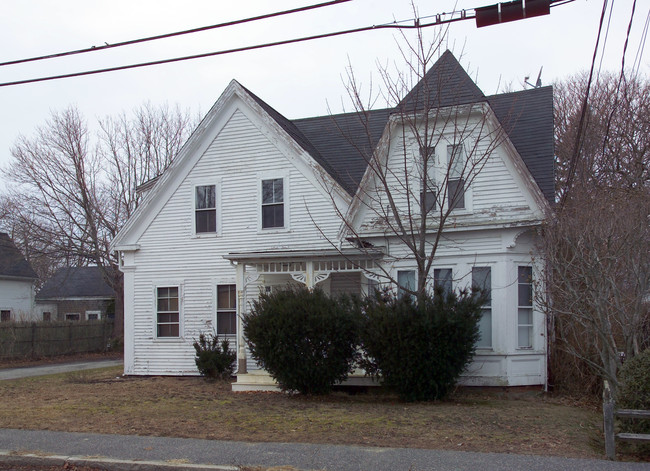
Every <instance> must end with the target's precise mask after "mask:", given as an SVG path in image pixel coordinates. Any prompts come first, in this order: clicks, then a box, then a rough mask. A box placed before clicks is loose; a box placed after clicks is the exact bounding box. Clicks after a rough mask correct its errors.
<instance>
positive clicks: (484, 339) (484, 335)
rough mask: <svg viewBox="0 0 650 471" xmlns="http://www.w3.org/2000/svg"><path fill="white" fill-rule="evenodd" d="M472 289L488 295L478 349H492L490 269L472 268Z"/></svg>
mask: <svg viewBox="0 0 650 471" xmlns="http://www.w3.org/2000/svg"><path fill="white" fill-rule="evenodd" d="M472 288H478V289H480V290H481V291H482V292H483V293H485V294H486V295H487V301H486V302H485V304H484V305H483V308H482V309H481V320H480V321H479V324H478V328H479V333H480V335H481V337H480V338H479V340H478V342H477V343H476V347H477V348H492V270H491V269H490V267H473V268H472Z"/></svg>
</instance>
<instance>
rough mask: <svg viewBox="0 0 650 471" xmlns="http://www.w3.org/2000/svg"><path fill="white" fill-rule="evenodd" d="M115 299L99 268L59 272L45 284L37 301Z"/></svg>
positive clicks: (62, 269)
mask: <svg viewBox="0 0 650 471" xmlns="http://www.w3.org/2000/svg"><path fill="white" fill-rule="evenodd" d="M113 297H115V292H114V291H113V289H112V288H111V287H110V286H109V285H108V283H106V281H105V280H104V277H103V275H102V272H101V270H100V268H99V267H67V268H60V269H59V270H57V272H56V273H55V274H54V276H52V278H50V279H49V280H47V281H46V282H45V284H44V285H43V287H42V288H41V290H40V291H39V292H38V294H37V295H36V300H38V301H42V300H46V299H61V298H113Z"/></svg>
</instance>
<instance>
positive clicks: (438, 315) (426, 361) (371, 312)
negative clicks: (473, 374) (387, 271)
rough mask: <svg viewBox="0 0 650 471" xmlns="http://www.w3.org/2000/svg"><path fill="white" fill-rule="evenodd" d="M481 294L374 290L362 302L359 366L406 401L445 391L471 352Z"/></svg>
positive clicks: (460, 371)
mask: <svg viewBox="0 0 650 471" xmlns="http://www.w3.org/2000/svg"><path fill="white" fill-rule="evenodd" d="M484 302H485V298H483V297H482V296H479V295H478V293H473V294H472V293H469V292H467V291H462V292H460V293H459V294H458V295H457V294H455V293H449V294H444V293H443V292H442V291H441V290H438V291H436V292H435V294H434V295H433V296H429V295H428V296H426V297H425V299H424V300H423V302H422V304H421V306H418V305H417V304H416V303H415V301H413V300H412V299H411V297H409V296H403V297H401V298H395V297H393V296H389V295H387V294H386V293H377V294H376V295H375V296H371V297H369V298H367V300H366V301H365V303H364V305H363V309H362V311H363V312H364V320H363V327H362V330H361V342H362V349H363V351H364V354H365V358H364V360H362V366H364V368H366V370H367V371H369V372H371V373H374V374H376V375H377V376H378V377H379V378H380V379H381V381H382V382H383V384H385V385H386V386H388V387H390V388H392V389H394V390H396V391H397V393H398V394H399V396H400V397H401V398H402V399H404V400H407V401H426V400H434V399H440V398H443V397H444V396H446V395H447V394H448V393H449V391H450V390H451V388H452V387H453V386H454V385H455V384H456V381H457V380H458V377H459V376H460V374H461V373H462V372H463V371H464V370H465V368H466V367H467V365H468V364H469V362H470V361H471V359H472V356H473V354H474V350H475V345H476V342H477V340H478V338H479V330H478V322H479V320H480V318H481V306H482V305H483V304H484Z"/></svg>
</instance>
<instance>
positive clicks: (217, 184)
mask: <svg viewBox="0 0 650 471" xmlns="http://www.w3.org/2000/svg"><path fill="white" fill-rule="evenodd" d="M209 185H213V186H214V198H215V201H214V204H215V210H216V212H217V214H216V224H217V231H216V232H196V189H197V187H199V186H209ZM190 200H191V201H190V208H191V211H192V212H191V214H192V237H193V238H196V239H205V238H211V237H220V236H221V233H222V227H221V221H222V218H221V214H222V212H223V208H222V204H221V202H222V199H221V178H217V179H214V180H210V181H197V182H195V183H194V184H193V185H192V197H191V198H190Z"/></svg>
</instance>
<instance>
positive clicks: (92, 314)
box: [86, 311, 102, 321]
mask: <svg viewBox="0 0 650 471" xmlns="http://www.w3.org/2000/svg"><path fill="white" fill-rule="evenodd" d="M101 318H102V311H86V319H87V320H89V321H98V320H99V319H101Z"/></svg>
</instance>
